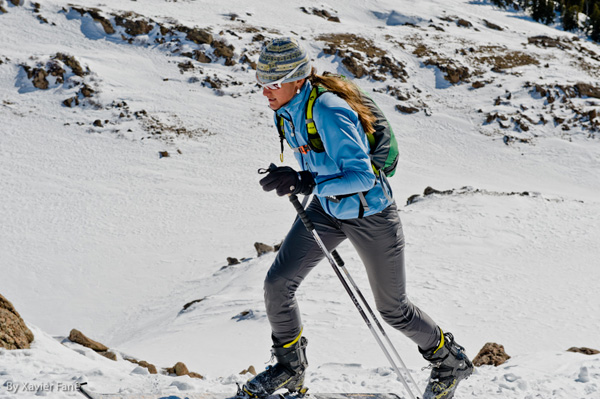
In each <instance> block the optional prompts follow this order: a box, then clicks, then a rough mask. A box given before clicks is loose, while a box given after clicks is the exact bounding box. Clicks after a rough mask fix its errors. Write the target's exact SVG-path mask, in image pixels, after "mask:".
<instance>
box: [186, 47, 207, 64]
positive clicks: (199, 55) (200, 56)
mask: <svg viewBox="0 0 600 399" xmlns="http://www.w3.org/2000/svg"><path fill="white" fill-rule="evenodd" d="M191 58H193V59H195V60H196V61H198V62H201V63H203V64H210V63H211V62H212V60H211V59H210V58H209V57H208V56H207V55H206V53H205V52H204V51H200V50H194V53H193V54H192V56H191Z"/></svg>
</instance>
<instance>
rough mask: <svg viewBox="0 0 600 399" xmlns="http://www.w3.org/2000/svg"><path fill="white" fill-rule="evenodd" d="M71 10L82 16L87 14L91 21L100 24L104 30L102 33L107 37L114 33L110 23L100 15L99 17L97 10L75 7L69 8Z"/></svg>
mask: <svg viewBox="0 0 600 399" xmlns="http://www.w3.org/2000/svg"><path fill="white" fill-rule="evenodd" d="M71 9H72V10H73V11H77V12H78V13H79V14H81V15H82V16H83V15H85V14H89V15H90V17H92V19H93V20H94V21H96V22H98V23H100V25H102V28H103V29H104V32H105V33H106V34H107V35H112V34H113V33H115V28H114V27H113V26H112V24H111V23H110V21H109V20H108V19H106V18H104V17H103V16H102V15H100V10H99V9H97V8H90V9H86V8H77V7H71Z"/></svg>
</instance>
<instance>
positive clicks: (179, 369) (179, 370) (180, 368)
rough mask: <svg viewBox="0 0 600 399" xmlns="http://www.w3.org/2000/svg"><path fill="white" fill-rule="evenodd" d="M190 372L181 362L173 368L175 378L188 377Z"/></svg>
mask: <svg viewBox="0 0 600 399" xmlns="http://www.w3.org/2000/svg"><path fill="white" fill-rule="evenodd" d="M189 373H190V371H189V370H188V368H187V366H186V365H185V363H183V362H177V363H176V364H175V366H173V374H176V375H177V376H182V375H188V374H189Z"/></svg>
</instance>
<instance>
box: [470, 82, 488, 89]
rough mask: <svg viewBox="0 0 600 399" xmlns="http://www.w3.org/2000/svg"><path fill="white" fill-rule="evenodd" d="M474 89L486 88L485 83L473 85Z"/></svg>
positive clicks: (474, 83)
mask: <svg viewBox="0 0 600 399" xmlns="http://www.w3.org/2000/svg"><path fill="white" fill-rule="evenodd" d="M471 86H472V87H473V88H474V89H481V88H482V87H484V86H485V83H483V82H482V81H479V80H478V81H477V82H473V84H472V85H471Z"/></svg>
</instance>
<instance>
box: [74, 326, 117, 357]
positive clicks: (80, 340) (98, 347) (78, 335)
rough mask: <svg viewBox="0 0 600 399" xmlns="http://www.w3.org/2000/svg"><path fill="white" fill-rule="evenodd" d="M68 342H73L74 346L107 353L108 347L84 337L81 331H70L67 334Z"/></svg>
mask: <svg viewBox="0 0 600 399" xmlns="http://www.w3.org/2000/svg"><path fill="white" fill-rule="evenodd" d="M69 341H71V342H75V343H76V344H79V345H83V346H85V347H86V348H90V349H92V350H94V351H96V352H107V351H108V347H107V346H105V345H103V344H101V343H100V342H96V341H94V340H92V339H90V338H88V337H86V336H85V335H84V334H83V333H82V332H81V331H79V330H76V329H72V330H71V333H70V334H69Z"/></svg>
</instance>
